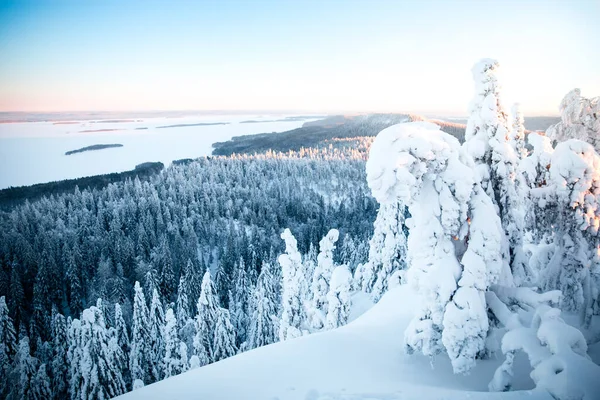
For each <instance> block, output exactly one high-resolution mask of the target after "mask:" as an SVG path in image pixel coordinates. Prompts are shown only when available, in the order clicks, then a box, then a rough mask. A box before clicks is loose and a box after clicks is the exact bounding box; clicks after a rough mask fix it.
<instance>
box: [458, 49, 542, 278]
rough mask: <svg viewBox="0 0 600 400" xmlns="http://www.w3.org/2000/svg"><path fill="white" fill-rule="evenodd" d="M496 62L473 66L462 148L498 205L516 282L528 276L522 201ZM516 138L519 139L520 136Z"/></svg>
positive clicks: (486, 61) (508, 255)
mask: <svg viewBox="0 0 600 400" xmlns="http://www.w3.org/2000/svg"><path fill="white" fill-rule="evenodd" d="M499 66H500V65H499V63H498V62H497V61H496V60H492V59H483V60H481V61H480V62H478V63H477V64H475V65H474V66H473V69H472V73H473V79H474V81H475V96H474V98H473V100H472V102H471V105H470V116H469V120H468V122H467V129H466V132H465V143H464V148H465V150H466V152H467V153H468V154H469V155H470V156H471V157H473V159H474V160H475V165H476V168H477V171H478V173H479V179H480V183H481V187H482V188H483V189H484V191H485V192H486V193H487V194H488V196H490V198H491V199H492V201H493V202H494V204H495V206H496V207H497V208H498V215H499V216H500V220H501V222H502V227H503V229H504V233H505V235H506V238H507V240H508V242H507V243H505V244H504V245H505V246H507V248H506V251H507V253H506V255H505V257H506V258H507V259H508V261H509V265H510V266H511V270H512V273H513V276H514V279H515V282H516V283H517V284H521V283H523V282H526V281H527V280H529V279H530V276H529V275H530V274H528V271H527V266H526V263H527V260H526V257H525V255H524V253H523V234H524V233H523V230H524V220H525V204H524V198H523V191H522V190H521V189H520V187H519V185H520V184H521V180H520V179H517V169H518V162H519V159H520V158H519V155H518V154H517V152H516V147H517V146H516V144H515V145H514V146H513V145H512V142H513V138H512V135H511V134H510V133H509V129H508V117H507V113H506V111H505V110H504V106H503V104H502V100H501V86H500V83H499V82H498V77H497V75H496V74H497V71H498V69H499ZM515 140H516V137H515ZM519 140H521V139H520V138H519Z"/></svg>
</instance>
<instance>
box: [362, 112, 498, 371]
mask: <svg viewBox="0 0 600 400" xmlns="http://www.w3.org/2000/svg"><path fill="white" fill-rule="evenodd" d="M379 136H383V137H384V138H385V141H386V142H387V143H389V146H387V147H377V148H378V149H380V151H376V152H373V151H372V152H371V157H380V158H382V159H384V158H385V159H387V165H383V166H382V167H383V168H382V169H381V170H380V171H379V174H375V173H371V180H372V182H371V184H370V186H371V189H372V190H373V193H374V195H375V196H376V198H378V199H385V200H386V201H387V202H391V201H397V200H399V201H401V202H402V203H403V204H406V205H407V206H408V209H409V212H410V215H411V218H410V219H408V220H407V221H406V222H407V224H408V226H409V229H410V235H409V237H408V252H407V256H408V264H409V269H408V271H407V279H408V283H409V284H411V285H412V286H413V287H414V288H415V289H416V291H417V293H418V294H419V297H420V298H421V305H420V309H419V310H417V312H416V315H415V317H414V319H413V321H412V322H411V324H410V325H409V326H408V328H407V330H406V332H405V345H406V348H407V351H408V352H409V353H411V352H413V351H421V352H422V353H423V354H425V355H428V356H434V355H435V354H437V353H439V352H441V351H443V350H444V349H445V350H446V352H447V353H448V355H449V356H450V360H451V361H452V366H453V368H454V371H455V372H457V373H462V372H466V371H468V370H469V369H470V368H472V367H473V366H474V364H475V358H476V357H477V356H478V355H481V354H482V353H484V352H485V350H486V349H485V340H486V336H487V333H488V329H489V322H488V317H487V310H486V304H485V298H484V293H485V291H486V290H487V288H488V287H489V285H491V284H493V283H497V282H505V281H508V280H510V271H509V270H508V265H507V264H506V263H504V262H503V259H502V241H503V240H504V236H503V231H502V226H501V224H500V220H499V218H498V216H497V214H496V210H495V207H494V205H493V203H492V201H491V199H490V198H489V196H487V194H486V193H485V192H484V191H483V189H482V188H481V186H480V185H479V183H478V181H477V176H476V174H475V172H474V168H473V163H472V159H471V158H470V157H469V156H468V155H467V154H466V153H465V151H464V149H462V148H461V146H460V144H459V143H458V141H457V140H456V139H455V138H454V137H452V136H450V135H448V134H446V133H444V132H441V131H439V127H438V126H437V125H433V124H428V123H422V122H419V123H409V124H400V125H395V126H392V127H390V128H387V129H384V130H383V131H382V132H381V133H380V134H379ZM379 136H378V137H377V138H376V139H375V142H377V141H378V140H379Z"/></svg>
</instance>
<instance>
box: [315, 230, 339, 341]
mask: <svg viewBox="0 0 600 400" xmlns="http://www.w3.org/2000/svg"><path fill="white" fill-rule="evenodd" d="M339 235H340V233H339V232H338V230H337V229H331V230H330V231H329V232H328V233H327V235H326V236H325V237H324V238H323V239H321V241H320V242H319V255H318V256H317V267H316V268H315V270H314V273H313V276H312V290H311V291H312V296H313V297H312V302H311V306H310V307H309V310H308V318H309V320H310V326H311V328H312V329H313V330H315V331H317V330H319V329H322V328H323V327H324V326H325V320H326V316H327V308H328V305H327V303H328V302H327V294H328V293H329V281H330V280H331V274H332V273H333V270H334V269H335V265H334V264H333V251H334V250H335V243H336V242H337V240H338V238H339Z"/></svg>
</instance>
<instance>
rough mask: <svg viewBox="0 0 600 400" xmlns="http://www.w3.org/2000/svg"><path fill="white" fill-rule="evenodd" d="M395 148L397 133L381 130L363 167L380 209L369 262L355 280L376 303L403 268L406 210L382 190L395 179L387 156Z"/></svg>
mask: <svg viewBox="0 0 600 400" xmlns="http://www.w3.org/2000/svg"><path fill="white" fill-rule="evenodd" d="M397 146H398V143H397V135H396V132H395V131H393V130H390V131H388V130H387V129H384V130H383V131H381V132H380V133H379V134H378V135H377V137H376V138H375V140H374V142H373V145H372V146H371V150H370V152H369V159H368V160H367V165H366V169H367V184H368V185H369V188H370V189H371V193H372V195H373V197H375V199H376V200H377V202H378V203H379V204H380V206H379V211H378V212H377V218H376V219H375V223H374V226H373V227H374V232H373V237H372V238H371V240H370V241H369V259H368V262H367V263H366V264H364V265H363V266H362V267H360V268H357V271H356V273H355V279H356V280H357V281H358V284H359V285H360V287H361V288H362V290H363V291H365V292H368V293H369V292H370V293H371V294H372V297H373V300H375V301H378V300H379V299H380V298H381V296H382V295H383V293H385V291H386V290H387V289H388V280H389V278H390V276H392V274H393V273H394V272H396V271H399V270H403V269H406V232H405V222H404V221H405V210H406V207H405V205H404V203H402V201H401V200H400V199H399V197H398V196H396V195H395V194H394V193H392V192H389V191H387V190H382V188H386V187H388V186H389V183H390V182H391V181H393V180H394V179H395V172H396V165H395V161H394V159H393V158H391V157H389V155H390V152H391V153H395V151H394V149H395V148H396V147H397Z"/></svg>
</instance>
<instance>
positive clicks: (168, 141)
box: [0, 115, 314, 189]
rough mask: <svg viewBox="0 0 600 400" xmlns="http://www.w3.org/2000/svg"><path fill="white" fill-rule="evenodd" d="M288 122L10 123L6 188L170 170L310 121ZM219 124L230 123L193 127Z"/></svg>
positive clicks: (5, 127)
mask: <svg viewBox="0 0 600 400" xmlns="http://www.w3.org/2000/svg"><path fill="white" fill-rule="evenodd" d="M285 118H286V116H281V115H276V116H265V115H263V116H257V115H233V116H232V115H203V116H190V117H181V118H164V117H163V118H142V119H138V118H132V119H127V120H123V121H126V122H116V121H120V120H102V121H73V120H69V121H62V122H57V121H53V122H22V123H4V124H0V189H3V188H6V187H9V186H22V185H32V184H36V183H44V182H50V181H56V180H61V179H71V178H79V177H83V176H90V175H97V174H105V173H111V172H121V171H127V170H131V169H133V168H134V167H135V166H136V165H138V164H141V163H143V162H147V161H161V162H162V163H164V164H165V165H168V164H169V163H170V162H171V161H173V160H178V159H182V158H196V157H200V156H205V155H210V154H211V151H212V144H213V143H215V142H221V141H225V140H229V139H231V138H232V137H233V136H240V135H248V134H254V133H265V132H283V131H287V130H291V129H295V128H298V127H300V126H302V124H303V123H304V122H306V121H309V120H293V121H280V120H284V119H285ZM313 120H314V119H313ZM105 121H106V122H105ZM242 121H261V122H253V123H241V122H242ZM65 122H69V123H65ZM214 123H225V124H221V125H196V126H189V125H193V124H214ZM174 125H188V126H174ZM165 126H167V127H166V128H159V127H165ZM168 126H171V127H168ZM86 131H87V132H86ZM112 143H120V144H123V147H120V148H111V149H103V150H97V151H86V152H82V153H78V154H73V155H69V156H66V155H65V152H67V151H70V150H76V149H79V148H82V147H86V146H90V145H94V144H112Z"/></svg>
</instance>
